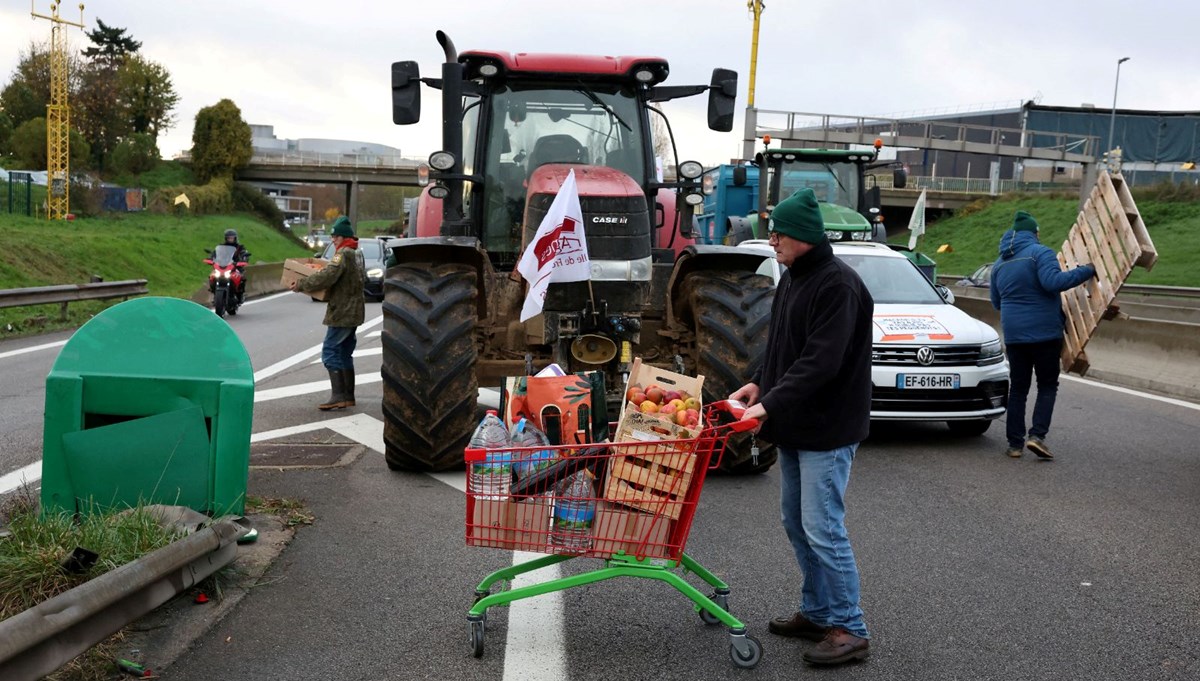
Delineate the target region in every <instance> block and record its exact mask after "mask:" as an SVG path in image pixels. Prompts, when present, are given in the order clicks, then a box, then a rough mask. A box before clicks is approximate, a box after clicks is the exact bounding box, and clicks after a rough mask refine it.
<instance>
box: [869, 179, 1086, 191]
mask: <svg viewBox="0 0 1200 681" xmlns="http://www.w3.org/2000/svg"><path fill="white" fill-rule="evenodd" d="M875 180H876V181H877V182H878V183H879V186H880V187H881V188H883V189H889V190H892V191H903V192H921V191H924V190H928V191H931V192H944V193H947V194H987V195H992V196H995V195H998V194H1005V193H1008V192H1064V191H1078V190H1079V184H1078V183H1075V184H1071V183H1062V182H1018V181H1017V180H998V181H996V182H995V183H993V182H992V180H990V179H988V178H986V177H933V176H930V175H909V176H908V183H907V184H905V185H904V188H903V189H897V188H896V187H894V186H893V185H892V175H891V174H880V175H876V176H875Z"/></svg>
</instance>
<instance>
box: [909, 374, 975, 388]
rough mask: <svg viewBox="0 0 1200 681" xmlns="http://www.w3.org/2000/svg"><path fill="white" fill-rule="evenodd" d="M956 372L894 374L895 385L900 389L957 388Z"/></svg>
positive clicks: (958, 380) (958, 379) (957, 376)
mask: <svg viewBox="0 0 1200 681" xmlns="http://www.w3.org/2000/svg"><path fill="white" fill-rule="evenodd" d="M960 383H961V379H960V377H959V375H958V374H896V387H897V388H900V389H901V390H903V389H905V388H908V389H914V388H915V389H918V390H958V388H959V384H960Z"/></svg>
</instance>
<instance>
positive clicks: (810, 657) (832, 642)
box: [804, 627, 871, 665]
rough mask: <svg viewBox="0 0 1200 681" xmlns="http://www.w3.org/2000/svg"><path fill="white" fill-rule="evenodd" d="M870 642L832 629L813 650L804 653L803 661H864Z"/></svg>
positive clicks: (829, 662) (835, 628)
mask: <svg viewBox="0 0 1200 681" xmlns="http://www.w3.org/2000/svg"><path fill="white" fill-rule="evenodd" d="M870 648H871V642H870V641H868V640H867V639H865V638H859V637H857V636H855V635H854V634H851V633H850V632H848V631H846V630H845V629H843V628H841V627H833V628H831V629H830V630H829V633H827V634H825V638H823V639H821V642H820V643H818V644H817V647H816V648H814V649H813V650H808V651H805V653H804V661H805V662H807V663H809V664H825V665H833V664H844V663H846V662H850V661H852V660H865V659H867V656H868V655H870V654H871V650H870Z"/></svg>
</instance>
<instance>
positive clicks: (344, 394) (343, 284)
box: [291, 215, 366, 411]
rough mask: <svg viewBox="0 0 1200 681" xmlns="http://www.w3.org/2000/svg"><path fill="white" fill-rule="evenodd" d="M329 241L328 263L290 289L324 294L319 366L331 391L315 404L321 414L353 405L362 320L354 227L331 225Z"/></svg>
mask: <svg viewBox="0 0 1200 681" xmlns="http://www.w3.org/2000/svg"><path fill="white" fill-rule="evenodd" d="M331 238H332V240H333V245H334V248H335V251H334V255H333V259H332V260H330V261H329V264H328V265H326V266H325V267H323V268H321V271H320V272H317V273H316V274H313V275H312V276H310V277H307V278H305V279H302V280H301V281H299V282H297V283H293V284H292V286H291V287H292V290H293V291H298V292H301V293H310V292H313V291H328V296H327V299H328V306H327V307H326V309H325V321H324V324H325V326H327V327H329V328H328V329H326V331H325V344H324V346H323V347H322V348H321V363H322V364H324V365H325V369H326V370H328V371H329V385H330V387H331V389H332V390H331V394H330V396H329V400H328V401H327V402H324V403H322V404H320V405H317V408H318V409H320V410H322V411H329V410H330V409H345V408H346V407H353V406H354V404H355V403H354V358H353V353H354V348H355V347H357V345H358V338H357V337H356V335H355V332H356V331H357V329H358V327H359V326H361V325H362V323H363V320H364V319H365V317H366V299H365V298H364V297H363V284H364V283H365V282H366V272H365V270H364V268H363V259H362V254H360V253H359V252H358V239H356V238H354V228H353V227H351V225H350V220H349V219H348V218H347V217H346V216H344V215H343V216H341V217H339V218H338V219H337V221H335V222H334V223H333V230H332V237H331Z"/></svg>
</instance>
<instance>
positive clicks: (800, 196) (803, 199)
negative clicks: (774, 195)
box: [767, 188, 825, 244]
mask: <svg viewBox="0 0 1200 681" xmlns="http://www.w3.org/2000/svg"><path fill="white" fill-rule="evenodd" d="M767 231H768V232H779V233H780V234H786V235H787V236H790V237H792V238H793V239H796V240H798V241H803V242H805V243H810V244H819V243H821V242H822V241H824V240H825V220H824V219H823V218H822V217H821V206H820V205H818V204H817V195H816V194H814V193H813V190H812V189H808V188H805V189H801V190H800V191H798V192H796V193H795V194H792V195H791V196H789V197H787V198H786V199H784V200H783V201H780V202H779V205H778V206H775V210H774V212H772V213H771V222H770V223H768V226H767Z"/></svg>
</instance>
